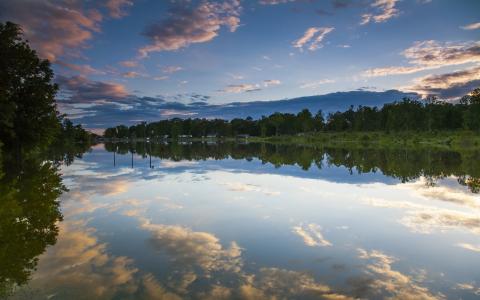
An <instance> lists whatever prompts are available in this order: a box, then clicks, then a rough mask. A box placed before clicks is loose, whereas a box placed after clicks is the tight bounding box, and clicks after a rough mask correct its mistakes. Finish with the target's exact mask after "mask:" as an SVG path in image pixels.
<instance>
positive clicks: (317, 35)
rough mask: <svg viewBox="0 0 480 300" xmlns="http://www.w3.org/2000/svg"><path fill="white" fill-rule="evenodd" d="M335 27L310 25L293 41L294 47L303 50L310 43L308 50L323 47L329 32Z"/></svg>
mask: <svg viewBox="0 0 480 300" xmlns="http://www.w3.org/2000/svg"><path fill="white" fill-rule="evenodd" d="M334 29H335V28H333V27H310V28H308V29H307V30H306V31H305V33H304V34H303V36H302V37H300V38H299V39H298V40H296V41H294V42H293V47H295V48H298V49H300V51H303V48H304V47H305V46H306V45H307V44H309V45H308V50H310V51H315V50H317V49H318V48H322V47H323V44H322V41H323V39H324V38H325V36H326V35H327V34H329V33H330V32H332V31H333V30H334Z"/></svg>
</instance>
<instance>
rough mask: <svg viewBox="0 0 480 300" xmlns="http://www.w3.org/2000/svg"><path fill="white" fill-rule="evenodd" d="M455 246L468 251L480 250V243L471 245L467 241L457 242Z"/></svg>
mask: <svg viewBox="0 0 480 300" xmlns="http://www.w3.org/2000/svg"><path fill="white" fill-rule="evenodd" d="M456 246H457V247H460V248H463V249H467V250H470V251H474V252H480V245H472V244H468V243H458V244H457V245H456Z"/></svg>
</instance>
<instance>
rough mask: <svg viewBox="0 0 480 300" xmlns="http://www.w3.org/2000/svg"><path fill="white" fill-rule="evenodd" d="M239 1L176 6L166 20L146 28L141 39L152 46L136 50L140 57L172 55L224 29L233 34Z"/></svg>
mask: <svg viewBox="0 0 480 300" xmlns="http://www.w3.org/2000/svg"><path fill="white" fill-rule="evenodd" d="M241 9H242V8H241V6H240V1H238V0H228V1H225V2H222V3H220V2H209V1H206V0H204V1H202V2H201V3H200V4H199V5H198V6H197V7H195V8H191V7H185V6H178V7H175V8H173V9H171V11H170V17H169V18H168V19H165V20H162V21H159V22H157V23H155V24H153V25H150V26H149V27H147V28H146V29H145V31H144V35H145V36H146V37H148V38H149V39H150V40H151V44H150V45H147V46H144V47H142V48H140V49H139V55H140V57H146V56H148V54H149V53H150V52H159V51H173V50H177V49H180V48H184V47H187V46H189V45H190V44H195V43H205V42H208V41H210V40H212V39H214V38H215V37H216V36H218V34H219V31H220V28H221V27H222V26H225V27H227V28H229V29H230V31H231V32H234V31H235V30H236V29H237V28H238V26H239V25H240V12H241Z"/></svg>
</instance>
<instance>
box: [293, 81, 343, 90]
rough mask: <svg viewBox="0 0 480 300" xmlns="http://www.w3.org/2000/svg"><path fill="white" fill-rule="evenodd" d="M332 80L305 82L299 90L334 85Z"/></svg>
mask: <svg viewBox="0 0 480 300" xmlns="http://www.w3.org/2000/svg"><path fill="white" fill-rule="evenodd" d="M334 82H335V80H333V79H321V80H317V81H313V82H306V83H304V84H302V85H301V86H300V88H301V89H314V88H317V87H319V86H321V85H324V84H327V83H334Z"/></svg>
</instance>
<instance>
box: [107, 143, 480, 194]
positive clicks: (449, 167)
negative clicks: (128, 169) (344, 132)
mask: <svg viewBox="0 0 480 300" xmlns="http://www.w3.org/2000/svg"><path fill="white" fill-rule="evenodd" d="M105 149H106V150H107V151H111V152H113V151H116V152H117V153H119V154H127V153H128V152H131V151H132V149H134V151H135V153H137V154H139V155H141V156H143V157H145V156H146V155H148V154H150V155H152V156H155V157H159V158H162V159H171V160H174V161H178V160H205V159H226V158H233V159H246V160H250V159H252V158H257V159H259V160H261V161H262V162H263V163H271V164H273V165H274V166H275V167H281V166H283V165H297V166H299V167H301V168H302V169H303V170H309V169H310V168H312V165H314V166H316V167H317V168H319V169H321V168H323V167H324V164H327V165H334V166H341V167H345V168H347V170H348V171H349V172H350V173H351V174H353V173H354V172H356V173H359V174H361V173H371V172H381V173H382V174H384V175H386V176H389V177H393V178H397V179H399V180H400V181H402V182H407V181H411V180H415V179H417V178H419V177H421V176H424V177H426V178H427V183H428V184H430V185H434V184H435V182H436V180H438V179H442V178H445V177H448V176H456V177H458V178H459V179H458V182H459V183H460V184H462V185H465V186H467V187H468V188H469V189H470V191H472V192H474V193H478V192H479V191H480V160H479V159H478V157H480V152H479V151H478V150H469V151H462V152H456V151H451V150H443V149H431V148H408V149H399V148H384V149H379V148H367V147H352V148H341V147H314V146H298V145H274V144H261V143H250V144H235V143H218V144H207V143H193V144H191V145H180V144H155V143H152V144H151V145H150V144H147V143H144V142H138V143H136V144H128V143H115V144H114V143H107V144H106V145H105Z"/></svg>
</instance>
